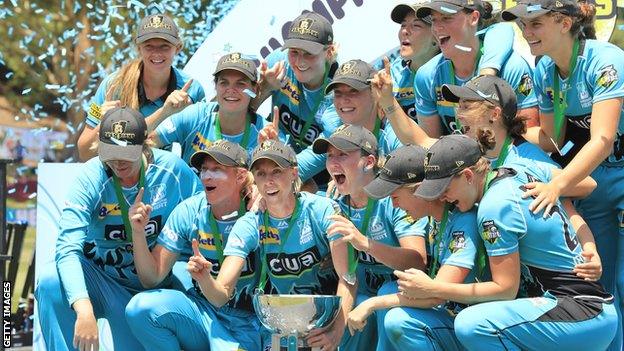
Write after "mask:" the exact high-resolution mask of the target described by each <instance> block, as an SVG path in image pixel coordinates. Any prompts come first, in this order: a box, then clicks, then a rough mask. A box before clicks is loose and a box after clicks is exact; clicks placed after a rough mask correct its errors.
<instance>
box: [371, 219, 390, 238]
mask: <svg viewBox="0 0 624 351" xmlns="http://www.w3.org/2000/svg"><path fill="white" fill-rule="evenodd" d="M368 232H369V235H370V237H371V239H373V240H376V241H380V240H382V239H385V238H387V237H388V234H387V233H386V229H385V228H384V226H383V223H382V222H381V220H380V219H379V217H373V218H371V221H370V224H369V226H368Z"/></svg>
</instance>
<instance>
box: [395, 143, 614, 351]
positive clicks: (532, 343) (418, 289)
mask: <svg viewBox="0 0 624 351" xmlns="http://www.w3.org/2000/svg"><path fill="white" fill-rule="evenodd" d="M480 137H481V138H482V139H481V140H482V141H481V142H482V144H483V145H484V146H483V147H487V148H491V147H492V146H493V145H492V143H491V141H492V140H489V139H488V140H487V141H486V140H485V138H484V135H481V136H480ZM481 155H482V146H481V145H479V143H477V141H475V140H473V139H471V138H469V137H467V136H463V135H451V136H445V137H442V138H441V139H440V140H439V141H437V142H436V143H435V144H434V145H432V147H431V148H430V149H429V151H428V153H427V158H426V160H425V169H426V171H425V180H424V181H423V182H422V184H421V185H420V186H419V188H418V190H417V191H416V195H418V196H420V197H423V198H425V199H441V200H443V201H447V202H449V203H452V204H454V205H455V206H456V207H457V208H458V209H459V210H460V211H464V212H465V211H470V210H473V208H474V206H475V203H479V206H478V209H477V223H478V225H479V231H480V232H481V238H482V239H483V243H484V245H485V249H486V252H487V255H488V257H489V265H490V270H491V274H492V280H491V281H484V282H478V283H473V284H451V283H441V282H437V281H435V280H431V279H430V278H429V277H427V276H426V275H425V274H424V273H420V272H418V271H414V272H413V274H412V275H411V276H410V277H409V278H407V279H405V281H404V282H403V283H404V284H403V286H402V289H403V290H402V291H403V294H404V295H406V296H408V297H422V298H441V299H444V300H451V301H456V302H459V303H465V304H470V305H472V306H470V307H468V308H466V309H464V310H462V311H461V312H460V313H459V314H458V315H457V317H456V319H455V334H456V336H457V338H458V339H459V341H460V342H461V343H462V345H463V346H464V347H465V348H467V349H469V350H500V349H508V350H521V349H522V350H545V349H554V348H562V349H566V350H568V349H570V350H587V349H596V350H604V349H605V348H606V347H607V346H608V345H609V343H610V342H611V340H612V339H613V336H614V335H615V332H616V329H617V313H616V311H615V306H614V305H613V296H612V295H610V294H608V293H607V292H606V291H605V290H604V288H603V286H602V285H600V284H599V283H597V282H594V281H592V280H590V279H583V278H581V277H579V276H577V275H576V274H575V272H574V267H575V265H576V264H577V263H578V262H582V261H583V255H582V250H583V248H582V246H584V244H583V242H584V239H583V238H581V237H579V236H577V233H576V232H575V231H574V229H573V228H572V226H571V224H570V222H569V220H568V217H567V215H566V213H565V211H563V209H562V207H561V204H560V203H558V204H557V206H556V207H553V210H552V212H551V216H549V217H543V216H541V215H536V214H534V213H532V212H531V210H530V209H529V204H530V202H531V199H523V198H522V194H523V191H524V186H523V185H524V184H525V183H527V182H530V181H538V180H542V181H547V180H548V178H544V177H545V176H547V175H546V174H544V173H543V172H540V171H539V170H537V171H536V169H537V167H524V168H507V167H501V168H499V169H497V170H496V171H490V167H489V162H488V161H487V159H485V158H483V157H482V156H481ZM526 162H530V161H526Z"/></svg>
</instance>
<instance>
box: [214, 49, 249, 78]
mask: <svg viewBox="0 0 624 351" xmlns="http://www.w3.org/2000/svg"><path fill="white" fill-rule="evenodd" d="M227 69H231V70H234V71H238V72H241V73H242V74H244V75H245V76H246V77H247V78H249V79H250V80H251V81H252V82H255V81H257V80H258V71H257V70H258V66H256V63H255V62H254V61H253V60H251V59H248V58H245V57H244V56H243V55H242V54H241V53H240V52H233V53H230V54H227V55H224V56H222V57H221V58H220V59H219V62H217V68H216V69H215V71H214V73H213V74H212V75H213V76H216V75H218V74H219V73H221V72H222V71H225V70H227Z"/></svg>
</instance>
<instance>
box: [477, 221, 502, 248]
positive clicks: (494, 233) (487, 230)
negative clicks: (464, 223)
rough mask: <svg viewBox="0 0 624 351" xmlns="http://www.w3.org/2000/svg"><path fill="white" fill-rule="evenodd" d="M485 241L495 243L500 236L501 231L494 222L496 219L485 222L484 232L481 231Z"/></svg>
mask: <svg viewBox="0 0 624 351" xmlns="http://www.w3.org/2000/svg"><path fill="white" fill-rule="evenodd" d="M481 237H482V238H483V241H487V242H488V243H490V244H494V243H495V242H496V240H498V238H500V232H499V231H498V228H497V227H496V225H495V224H494V221H491V220H490V221H484V222H483V233H481Z"/></svg>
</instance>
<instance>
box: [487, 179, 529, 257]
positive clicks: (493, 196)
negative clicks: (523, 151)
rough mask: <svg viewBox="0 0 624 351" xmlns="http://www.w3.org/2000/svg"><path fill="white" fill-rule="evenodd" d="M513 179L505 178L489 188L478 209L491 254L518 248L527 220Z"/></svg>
mask: <svg viewBox="0 0 624 351" xmlns="http://www.w3.org/2000/svg"><path fill="white" fill-rule="evenodd" d="M516 191H517V189H512V182H511V181H506V180H505V179H502V180H499V183H498V184H494V186H493V187H492V188H491V189H490V190H489V191H488V193H487V194H486V196H485V197H484V198H483V199H482V200H481V203H480V204H479V210H478V215H477V217H478V223H479V231H480V232H481V239H483V242H484V244H485V249H486V251H487V254H488V256H504V255H508V254H511V253H514V252H516V251H518V248H519V247H518V245H519V239H520V237H522V236H523V235H524V234H525V233H526V231H527V226H526V221H525V218H524V214H523V211H522V209H521V208H520V204H519V202H518V201H517V199H513V197H514V196H516V195H517V194H516Z"/></svg>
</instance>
